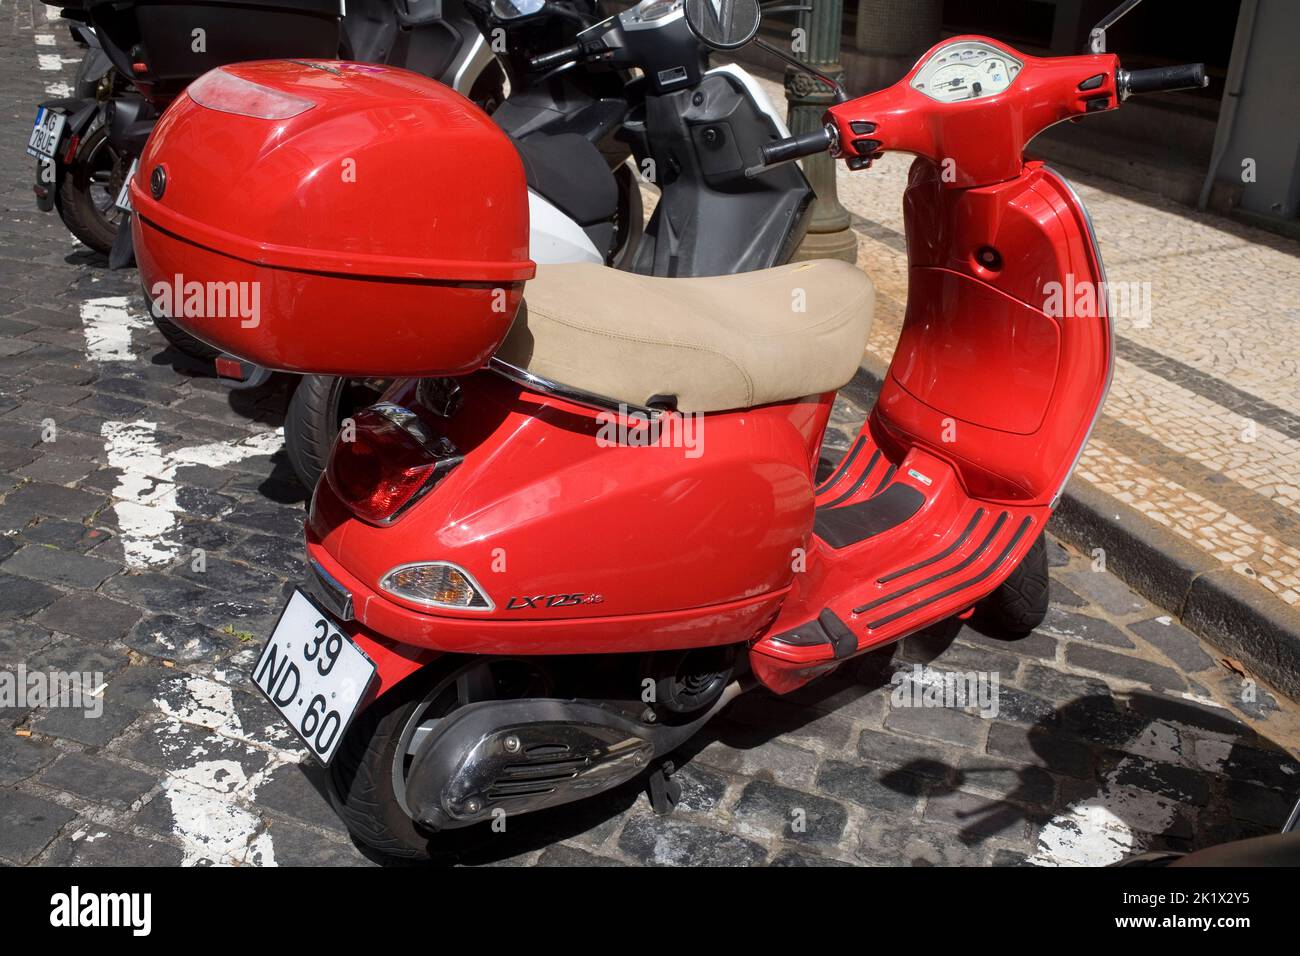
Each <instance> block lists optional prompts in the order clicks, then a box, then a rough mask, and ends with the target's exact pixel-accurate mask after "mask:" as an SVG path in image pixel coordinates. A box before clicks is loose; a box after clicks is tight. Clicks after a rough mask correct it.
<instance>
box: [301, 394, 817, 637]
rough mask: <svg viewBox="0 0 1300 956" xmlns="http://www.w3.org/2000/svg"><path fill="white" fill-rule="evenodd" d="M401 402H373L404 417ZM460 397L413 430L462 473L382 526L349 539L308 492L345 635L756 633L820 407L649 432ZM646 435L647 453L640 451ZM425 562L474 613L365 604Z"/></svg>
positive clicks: (811, 458) (589, 412)
mask: <svg viewBox="0 0 1300 956" xmlns="http://www.w3.org/2000/svg"><path fill="white" fill-rule="evenodd" d="M415 388H416V387H415V386H414V385H406V386H399V387H398V388H397V390H396V391H395V392H394V393H391V394H390V396H389V400H390V401H395V402H397V403H399V404H404V405H405V406H406V407H415V408H418V407H419V406H418V398H417V396H416V395H415V394H413V393H414V391H415ZM463 388H464V390H465V399H464V404H463V407H462V408H461V410H460V411H458V412H457V413H456V414H454V415H453V416H451V417H450V418H448V419H446V420H444V421H438V422H430V424H436V425H437V427H438V428H439V431H440V433H441V434H442V435H443V436H444V437H446V438H448V439H450V440H451V442H452V443H453V444H454V445H455V446H456V448H457V450H458V452H459V453H460V454H462V455H464V461H463V463H462V464H461V465H459V466H458V467H456V468H455V469H453V470H452V471H451V472H450V473H449V474H448V476H447V477H446V478H444V479H443V480H442V481H441V483H440V484H438V485H437V486H436V487H435V488H434V489H433V490H432V491H431V492H430V493H429V494H428V495H427V496H426V497H425V498H424V499H422V500H421V501H420V502H419V503H418V504H417V505H416V506H415V507H414V508H412V509H411V510H410V511H409V512H408V513H406V514H404V515H403V516H402V517H401V518H400V519H399V520H397V521H396V522H395V523H393V524H392V525H389V526H387V527H380V526H375V525H370V524H366V523H365V522H362V521H360V520H359V519H356V518H354V517H352V516H351V515H350V513H349V512H348V511H347V510H346V508H345V507H344V505H343V504H342V502H340V500H339V499H338V497H337V495H336V493H335V491H334V490H333V488H332V487H331V486H330V485H329V483H328V482H322V483H321V485H320V486H319V487H318V489H317V492H316V496H315V499H314V502H313V507H312V514H311V517H310V519H309V522H308V545H309V551H311V553H312V557H313V559H316V560H319V561H321V563H322V565H323V566H325V567H326V570H327V571H328V572H329V574H330V575H332V576H334V577H336V578H338V579H339V580H343V581H344V582H345V584H346V585H347V586H348V587H349V589H350V590H351V591H352V592H353V594H352V597H353V606H354V608H355V613H356V616H357V618H358V620H359V621H360V622H362V623H364V624H366V625H367V626H371V627H374V628H375V629H376V630H378V631H379V632H380V633H383V634H385V635H391V636H394V637H398V638H400V639H402V640H412V641H414V642H416V643H420V644H424V645H425V646H432V647H436V648H438V649H441V650H471V649H472V650H475V651H476V652H480V653H487V652H496V653H530V654H536V653H542V654H556V653H607V652H616V651H626V650H633V649H645V648H650V649H660V648H670V647H688V646H704V645H712V644H727V643H735V642H737V641H742V640H747V639H750V638H753V637H756V636H757V634H758V633H759V631H760V629H761V625H763V624H765V623H766V621H767V620H768V619H769V618H770V617H771V616H772V614H773V613H774V612H775V610H776V608H777V606H779V603H780V597H781V596H782V595H783V593H784V592H785V590H786V589H787V588H788V587H789V585H790V582H791V579H792V577H793V576H794V566H795V563H796V558H797V556H798V555H799V554H800V553H801V550H802V549H804V548H806V547H807V545H808V543H809V535H810V532H811V528H812V519H813V508H812V502H813V492H812V473H813V468H814V463H815V459H816V449H817V446H818V444H819V442H820V438H821V433H822V430H823V429H824V427H825V422H826V419H827V416H828V414H829V396H822V397H813V398H810V399H808V400H805V401H801V402H792V403H788V404H782V405H772V406H764V407H761V408H756V409H750V410H747V411H743V412H729V413H719V414H711V415H707V416H702V417H698V418H693V419H683V417H682V416H678V415H673V414H669V413H665V414H664V415H662V416H660V417H659V419H658V420H657V422H658V424H653V423H647V421H646V420H645V419H642V418H638V417H637V416H635V415H632V416H625V415H620V414H619V413H618V412H613V411H611V412H599V411H596V410H594V409H591V408H586V407H583V406H581V405H578V404H575V403H572V402H568V401H565V400H563V399H560V398H558V397H555V396H548V395H543V394H541V393H539V392H534V391H531V390H529V389H526V388H523V387H522V386H519V385H516V384H514V383H512V382H510V381H508V380H506V379H505V378H503V377H501V376H498V375H495V374H492V373H484V374H482V375H476V376H473V377H471V378H469V379H466V380H465V381H464V383H463ZM621 428H626V429H628V430H627V432H626V433H625V434H623V435H622V436H621V437H620V435H619V429H621ZM654 428H658V429H659V436H658V442H659V443H658V444H643V442H645V443H648V442H649V441H650V440H651V431H650V430H651V429H654ZM429 561H445V562H449V563H451V564H454V565H456V566H457V567H459V568H463V569H464V570H465V571H466V572H468V574H469V575H470V576H471V577H472V578H473V579H474V580H475V581H476V582H478V583H479V585H480V587H481V588H482V589H483V590H484V591H485V592H486V593H487V595H488V597H489V599H490V601H491V603H492V608H491V609H490V610H441V609H440V610H438V611H437V612H436V613H430V612H429V609H428V608H427V607H421V606H420V605H418V604H416V603H413V602H410V601H406V600H404V599H402V598H398V597H394V596H392V595H381V592H380V589H379V582H380V580H381V579H382V578H383V577H384V575H386V574H387V573H388V572H389V571H391V570H392V569H393V568H395V567H399V566H401V565H406V564H412V563H418V562H429ZM358 595H360V597H359V596H358ZM381 621H382V623H381Z"/></svg>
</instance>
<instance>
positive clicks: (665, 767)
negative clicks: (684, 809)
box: [647, 760, 682, 817]
mask: <svg viewBox="0 0 1300 956" xmlns="http://www.w3.org/2000/svg"><path fill="white" fill-rule="evenodd" d="M676 769H677V768H676V767H674V766H673V763H672V761H671V760H665V761H664V762H663V763H661V764H660V765H659V766H657V767H655V768H654V770H652V771H650V779H649V780H648V781H647V793H648V794H649V796H650V806H651V808H652V809H653V810H654V812H655V813H657V814H658V815H659V816H661V817H662V816H664V815H665V814H668V813H672V812H673V807H675V806H677V801H678V800H680V799H681V798H682V785H681V783H680V782H679V781H676V780H674V779H673V771H674V770H676Z"/></svg>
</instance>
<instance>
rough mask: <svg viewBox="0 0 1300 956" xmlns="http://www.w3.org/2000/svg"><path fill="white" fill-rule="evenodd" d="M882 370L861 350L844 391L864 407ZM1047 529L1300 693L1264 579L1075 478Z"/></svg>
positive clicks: (1292, 621)
mask: <svg viewBox="0 0 1300 956" xmlns="http://www.w3.org/2000/svg"><path fill="white" fill-rule="evenodd" d="M885 370H886V366H885V364H884V363H882V362H880V361H879V360H878V359H876V358H875V357H874V356H867V357H866V358H864V359H863V362H862V366H861V367H860V368H859V369H858V374H857V375H855V376H854V378H853V381H852V382H850V383H849V384H848V385H847V386H845V389H844V391H845V393H846V394H847V395H848V397H849V398H851V399H853V400H854V401H855V402H857V403H858V404H861V405H863V406H864V407H866V408H870V407H871V406H872V404H873V403H874V401H875V393H876V390H877V389H878V388H879V387H880V382H881V381H882V380H883V378H884V374H885ZM1048 530H1049V531H1051V532H1052V533H1053V534H1055V535H1057V536H1058V537H1060V538H1062V539H1063V540H1065V541H1068V542H1069V543H1070V544H1072V545H1074V546H1075V547H1076V548H1078V549H1079V550H1080V551H1083V552H1084V553H1090V552H1091V551H1092V550H1093V549H1094V548H1101V549H1103V550H1104V551H1105V555H1106V570H1107V571H1110V572H1111V573H1112V574H1114V575H1115V576H1116V577H1118V578H1119V579H1120V580H1121V581H1123V582H1124V583H1125V584H1127V585H1128V586H1129V587H1131V588H1132V589H1133V590H1134V591H1136V592H1137V593H1138V594H1141V595H1142V596H1143V597H1145V598H1146V599H1147V600H1149V601H1151V602H1152V603H1153V604H1156V605H1158V606H1159V607H1162V608H1164V609H1165V610H1167V611H1169V612H1170V613H1171V614H1172V615H1174V616H1175V617H1177V618H1178V619H1179V620H1180V621H1181V622H1182V624H1183V626H1184V627H1186V628H1187V629H1188V630H1190V631H1192V632H1193V633H1195V634H1197V635H1198V636H1200V637H1202V638H1204V639H1205V640H1206V641H1208V642H1209V643H1210V644H1213V645H1214V646H1215V647H1217V648H1218V649H1219V650H1221V651H1223V652H1224V653H1225V654H1227V655H1230V656H1231V657H1233V658H1235V659H1236V660H1238V661H1240V662H1241V663H1242V664H1243V665H1244V666H1245V667H1246V669H1247V670H1249V671H1250V672H1251V673H1252V674H1255V675H1256V676H1258V677H1261V678H1263V679H1264V680H1266V681H1268V683H1269V684H1271V685H1272V686H1273V687H1275V688H1277V690H1279V691H1281V692H1282V693H1284V694H1286V695H1287V696H1288V697H1290V698H1291V699H1292V700H1300V611H1297V610H1296V609H1295V608H1293V607H1291V606H1290V605H1288V604H1285V603H1283V602H1282V601H1281V600H1279V599H1278V598H1276V597H1274V596H1273V595H1272V594H1271V593H1269V591H1268V590H1266V589H1265V588H1264V587H1263V586H1261V585H1259V584H1256V583H1254V582H1252V581H1250V580H1248V579H1246V578H1244V577H1243V576H1242V575H1240V574H1238V573H1237V572H1236V571H1233V570H1232V569H1231V568H1226V567H1224V566H1223V565H1222V564H1221V563H1219V562H1218V561H1215V560H1214V559H1213V558H1211V557H1210V556H1209V555H1207V554H1205V553H1204V552H1203V551H1201V550H1200V549H1199V548H1197V547H1195V546H1194V545H1192V544H1191V543H1190V542H1188V541H1186V540H1185V539H1183V538H1180V537H1179V536H1178V535H1176V534H1174V533H1173V532H1172V531H1170V530H1169V529H1167V528H1164V527H1162V526H1161V525H1159V524H1157V523H1156V522H1154V521H1152V520H1151V519H1149V518H1146V517H1144V516H1143V515H1142V514H1141V513H1139V512H1138V511H1136V510H1135V509H1133V508H1130V507H1129V506H1128V505H1126V504H1124V503H1122V502H1120V501H1118V500H1117V499H1115V498H1113V497H1112V496H1110V495H1108V494H1106V493H1105V492H1103V491H1099V490H1098V489H1097V488H1095V487H1093V486H1092V485H1090V484H1088V483H1087V482H1085V481H1083V480H1081V479H1077V478H1076V479H1072V480H1071V481H1070V483H1069V485H1067V486H1066V489H1065V494H1064V495H1063V496H1062V497H1061V502H1060V504H1059V505H1058V506H1057V509H1056V513H1055V514H1054V515H1053V516H1052V520H1051V522H1050V523H1049V524H1048Z"/></svg>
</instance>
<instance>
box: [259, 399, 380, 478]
mask: <svg viewBox="0 0 1300 956" xmlns="http://www.w3.org/2000/svg"><path fill="white" fill-rule="evenodd" d="M387 387H388V380H387V379H375V378H340V377H338V376H334V375H304V376H303V377H302V378H301V379H300V380H299V382H298V386H297V388H295V389H294V390H293V397H292V398H290V399H289V408H288V410H287V411H286V412H285V418H284V446H285V450H286V451H287V452H288V454H289V464H291V465H292V466H293V471H294V474H296V475H297V476H298V480H299V481H300V482H302V486H303V487H304V488H306V489H307V490H309V491H310V490H311V489H312V488H315V487H316V482H317V481H319V480H320V476H321V474H322V473H323V472H324V471H325V464H326V462H328V461H329V454H330V448H331V447H332V446H333V444H334V436H335V435H337V434H338V433H339V428H340V427H341V426H342V424H343V420H344V419H346V418H350V417H352V416H353V415H354V414H356V412H357V411H358V410H359V409H362V408H365V407H366V406H367V405H373V404H374V403H375V401H376V400H378V398H379V396H380V395H381V394H383V391H384V389H385V388H387Z"/></svg>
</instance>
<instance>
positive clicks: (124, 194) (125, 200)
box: [113, 159, 140, 212]
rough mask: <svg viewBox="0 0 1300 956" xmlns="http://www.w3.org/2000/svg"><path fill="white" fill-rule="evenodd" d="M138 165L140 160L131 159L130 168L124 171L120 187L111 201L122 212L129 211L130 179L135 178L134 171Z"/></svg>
mask: <svg viewBox="0 0 1300 956" xmlns="http://www.w3.org/2000/svg"><path fill="white" fill-rule="evenodd" d="M139 165H140V160H138V159H133V160H131V168H130V169H128V170H127V171H126V179H124V180H122V188H121V189H119V190H118V191H117V199H116V200H115V201H114V202H113V205H115V206H116V207H117V208H118V209H120V210H122V211H123V212H131V180H133V179H135V171H136V168H137V167H138V166H139Z"/></svg>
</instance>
